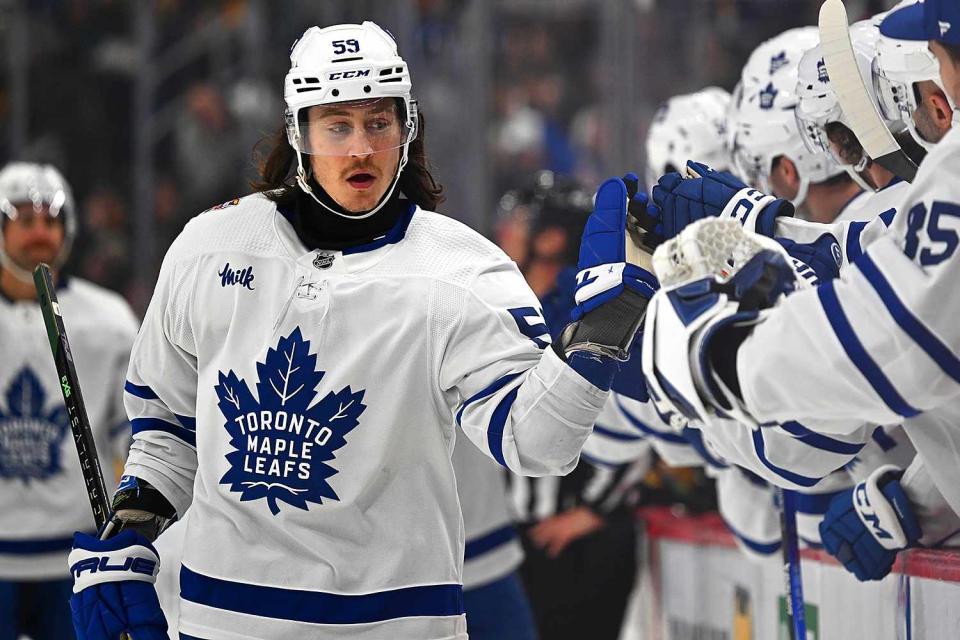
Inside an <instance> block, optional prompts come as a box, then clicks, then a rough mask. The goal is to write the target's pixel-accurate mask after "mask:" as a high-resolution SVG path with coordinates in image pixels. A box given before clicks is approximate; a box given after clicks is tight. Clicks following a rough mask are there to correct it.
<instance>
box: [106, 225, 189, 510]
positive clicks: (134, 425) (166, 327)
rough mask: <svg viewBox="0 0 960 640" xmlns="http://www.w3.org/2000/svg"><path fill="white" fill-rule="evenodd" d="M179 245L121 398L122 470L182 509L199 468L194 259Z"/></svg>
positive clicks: (162, 279)
mask: <svg viewBox="0 0 960 640" xmlns="http://www.w3.org/2000/svg"><path fill="white" fill-rule="evenodd" d="M178 243H179V244H178ZM181 245H182V240H178V242H175V243H174V245H173V246H172V247H171V248H170V250H169V251H168V253H167V256H166V258H165V259H164V262H163V266H162V267H161V269H160V275H159V277H158V280H157V286H156V289H155V290H154V294H153V299H152V300H151V301H150V306H149V307H148V309H147V313H146V316H145V317H144V320H143V326H142V327H141V329H140V334H139V335H138V336H137V339H136V342H135V343H134V346H133V352H132V355H131V358H130V366H129V369H128V371H127V380H126V383H125V385H124V391H125V394H124V400H125V404H126V409H127V415H128V416H129V418H130V424H131V430H132V433H133V443H132V444H131V446H130V454H129V456H128V457H127V462H126V465H125V467H124V474H125V475H131V476H136V477H138V478H142V479H143V480H146V481H147V482H149V483H151V484H152V485H153V486H155V487H156V488H157V489H158V490H159V491H160V492H161V493H162V494H163V495H164V496H165V497H166V498H167V499H168V500H169V501H170V503H171V504H172V505H173V507H174V508H175V509H176V510H177V513H178V514H179V515H180V516H181V517H182V516H183V514H184V513H185V512H186V510H187V507H189V506H190V502H191V500H192V495H193V480H194V475H195V474H196V471H197V450H196V444H197V443H196V404H197V399H196V397H197V355H196V345H195V343H194V339H193V331H192V328H191V324H190V319H189V318H190V315H189V313H188V309H189V308H190V305H191V304H192V299H191V298H192V295H191V292H192V291H193V290H194V283H193V280H194V278H195V269H194V266H195V264H196V262H195V260H181V259H180V250H181V248H182V247H181Z"/></svg>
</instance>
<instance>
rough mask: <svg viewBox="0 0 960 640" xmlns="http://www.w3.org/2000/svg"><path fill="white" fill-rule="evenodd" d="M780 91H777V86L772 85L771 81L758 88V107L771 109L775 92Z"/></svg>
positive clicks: (775, 96)
mask: <svg viewBox="0 0 960 640" xmlns="http://www.w3.org/2000/svg"><path fill="white" fill-rule="evenodd" d="M778 93H780V92H779V91H777V88H776V87H774V86H773V83H772V82H771V83H769V84H768V85H767V86H765V87H764V88H763V89H761V90H760V108H761V109H772V108H773V101H774V100H776V98H777V94H778Z"/></svg>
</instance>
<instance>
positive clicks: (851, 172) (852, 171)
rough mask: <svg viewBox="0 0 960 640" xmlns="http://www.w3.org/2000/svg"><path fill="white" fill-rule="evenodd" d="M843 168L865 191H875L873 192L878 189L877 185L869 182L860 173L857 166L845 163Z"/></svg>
mask: <svg viewBox="0 0 960 640" xmlns="http://www.w3.org/2000/svg"><path fill="white" fill-rule="evenodd" d="M843 170H844V171H846V172H847V175H848V176H850V178H851V179H852V180H853V181H854V182H856V183H857V184H858V185H860V188H861V189H863V190H864V191H873V192H876V191H877V188H876V187H874V186H873V185H871V184H870V183H868V182H867V181H866V180H864V179H863V176H862V175H860V172H859V171H857V170H856V168H855V167H851V166H850V165H848V164H845V165H843Z"/></svg>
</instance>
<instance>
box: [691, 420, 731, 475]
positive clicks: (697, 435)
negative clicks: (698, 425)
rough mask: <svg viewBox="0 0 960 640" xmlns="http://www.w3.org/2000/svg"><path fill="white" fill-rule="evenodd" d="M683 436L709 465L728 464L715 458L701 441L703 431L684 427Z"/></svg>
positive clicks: (725, 466)
mask: <svg viewBox="0 0 960 640" xmlns="http://www.w3.org/2000/svg"><path fill="white" fill-rule="evenodd" d="M683 437H684V439H685V440H686V441H687V442H688V443H689V444H690V446H691V447H693V448H694V450H695V451H696V452H697V453H699V454H700V457H701V458H703V459H704V461H705V462H706V463H707V464H708V465H710V466H711V467H714V468H715V469H726V468H727V466H728V465H727V463H726V462H724V461H723V460H719V459H718V458H715V457H714V455H713V453H711V452H710V450H709V449H707V445H706V443H705V442H704V441H703V432H701V431H700V429H694V428H692V427H684V428H683Z"/></svg>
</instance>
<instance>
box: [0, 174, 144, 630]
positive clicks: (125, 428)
mask: <svg viewBox="0 0 960 640" xmlns="http://www.w3.org/2000/svg"><path fill="white" fill-rule="evenodd" d="M0 221H2V225H3V228H2V242H0V329H2V330H0V354H2V360H0V513H2V516H0V638H4V640H6V639H7V638H17V637H19V636H21V635H26V636H29V637H31V638H33V640H63V639H64V638H72V637H73V625H72V624H71V622H70V609H69V604H68V602H69V598H70V592H71V588H72V587H71V585H72V581H71V579H70V575H69V572H68V571H67V568H66V564H67V554H68V553H69V551H70V546H71V543H72V539H73V532H74V531H76V530H77V529H80V530H83V531H90V530H92V529H93V520H92V518H91V516H90V506H89V503H88V502H87V500H86V491H85V490H84V481H83V476H82V474H81V471H80V465H79V464H78V463H77V452H76V448H75V446H74V443H73V438H72V437H71V434H70V428H69V426H68V421H67V415H66V408H65V407H64V406H63V399H62V397H61V395H60V385H59V382H58V376H57V371H56V368H55V367H54V364H53V361H52V360H51V359H50V346H49V343H48V342H47V333H46V331H45V329H44V324H43V318H42V317H41V314H40V306H39V304H38V302H37V292H36V289H35V287H34V284H33V277H32V271H33V269H34V267H36V266H37V265H38V264H39V263H41V262H45V263H47V264H49V265H51V267H52V268H53V270H54V273H55V274H56V276H55V278H56V282H57V287H58V293H57V295H58V296H59V299H60V306H61V308H62V309H63V313H64V315H65V316H67V318H68V320H67V322H68V324H69V326H70V336H71V338H72V340H71V346H72V353H73V357H74V361H75V363H76V366H77V371H78V374H79V376H80V379H81V380H82V381H83V386H84V391H85V394H86V396H87V411H88V412H89V415H90V421H91V424H92V426H93V434H94V438H95V440H96V444H97V450H98V451H99V452H100V455H101V457H102V460H101V466H102V467H103V468H104V469H111V468H113V466H114V461H113V459H112V457H113V456H112V455H111V454H114V453H117V454H119V453H120V451H123V453H124V454H125V451H124V450H125V449H126V447H127V446H128V445H129V424H128V423H127V420H126V416H125V414H124V410H123V397H122V392H121V391H120V390H121V389H122V387H123V376H124V371H125V369H126V365H127V359H128V357H129V352H130V345H131V344H132V343H133V338H134V336H135V335H136V332H137V320H136V318H135V316H134V315H133V312H132V311H131V310H130V308H129V306H127V304H126V302H124V301H123V299H122V298H120V296H118V295H116V294H114V293H112V292H109V291H107V290H105V289H102V288H100V287H98V286H96V285H94V284H92V283H90V282H87V281H85V280H81V279H80V278H76V277H70V278H68V277H67V276H66V274H64V273H63V272H62V266H63V263H64V261H65V260H66V258H67V255H68V253H69V251H70V245H71V244H72V242H73V239H74V237H75V236H76V229H77V210H76V207H75V206H74V201H73V196H72V195H71V191H70V187H69V185H67V183H66V181H65V180H64V178H63V176H62V175H61V174H60V172H59V171H57V170H56V169H54V168H53V167H52V166H50V165H42V164H34V163H27V162H13V163H10V164H8V165H7V166H5V167H4V168H3V169H2V170H0Z"/></svg>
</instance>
